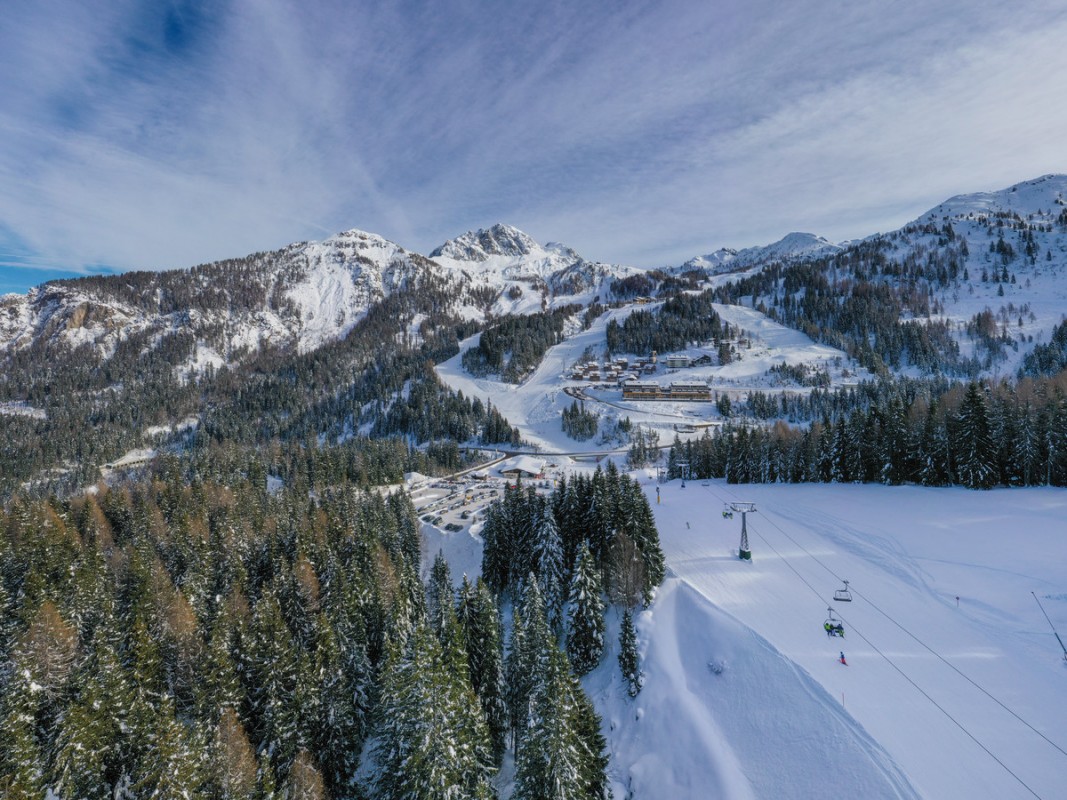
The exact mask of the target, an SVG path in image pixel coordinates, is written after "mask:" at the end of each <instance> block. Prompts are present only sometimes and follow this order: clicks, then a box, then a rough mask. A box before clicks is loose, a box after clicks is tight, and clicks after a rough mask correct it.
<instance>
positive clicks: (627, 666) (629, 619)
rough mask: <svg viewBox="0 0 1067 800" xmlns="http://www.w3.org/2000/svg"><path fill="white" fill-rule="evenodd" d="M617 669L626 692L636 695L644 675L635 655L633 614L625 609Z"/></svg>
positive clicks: (635, 637)
mask: <svg viewBox="0 0 1067 800" xmlns="http://www.w3.org/2000/svg"><path fill="white" fill-rule="evenodd" d="M619 669H620V670H622V677H623V679H624V680H625V681H626V692H627V693H628V694H629V695H630V697H637V694H638V693H639V692H640V691H641V686H642V684H643V683H644V675H643V674H642V672H641V665H640V663H639V661H638V655H637V631H636V630H635V629H634V619H633V615H632V614H631V613H630V609H626V610H625V611H624V612H623V615H622V627H621V628H620V630H619Z"/></svg>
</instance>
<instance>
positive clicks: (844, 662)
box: [841, 650, 848, 667]
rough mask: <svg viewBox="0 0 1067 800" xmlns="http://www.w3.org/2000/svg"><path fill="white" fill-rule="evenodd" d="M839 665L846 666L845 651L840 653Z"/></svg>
mask: <svg viewBox="0 0 1067 800" xmlns="http://www.w3.org/2000/svg"><path fill="white" fill-rule="evenodd" d="M841 663H842V664H844V665H845V666H846V667H847V666H848V662H847V661H845V651H844V650H842V651H841Z"/></svg>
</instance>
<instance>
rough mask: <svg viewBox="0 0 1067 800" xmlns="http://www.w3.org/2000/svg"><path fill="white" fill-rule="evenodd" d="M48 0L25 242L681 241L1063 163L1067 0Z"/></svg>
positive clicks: (834, 233)
mask: <svg viewBox="0 0 1067 800" xmlns="http://www.w3.org/2000/svg"><path fill="white" fill-rule="evenodd" d="M29 5H32V6H33V7H32V8H31V7H29ZM29 5H25V4H24V7H19V8H16V9H15V10H14V11H13V12H12V14H11V16H10V18H9V19H8V20H7V23H6V24H5V26H4V28H3V30H2V31H0V79H3V80H4V83H5V87H8V86H10V87H12V89H11V91H10V92H9V91H6V90H5V103H4V105H3V106H2V107H0V181H2V182H3V185H4V187H5V192H4V193H3V194H2V195H0V243H2V242H7V246H6V248H5V247H0V256H3V255H4V252H3V251H4V250H5V249H6V251H7V255H8V256H10V255H11V254H12V253H15V254H16V256H17V254H21V256H18V257H16V258H15V259H14V260H15V261H18V263H25V264H41V265H50V266H56V267H61V268H67V269H91V268H92V269H95V268H96V265H100V264H108V265H112V266H114V267H116V268H120V269H126V268H135V267H136V268H163V267H173V266H187V265H191V264H194V263H198V262H202V261H206V260H212V259H217V258H223V257H228V256H237V255H242V254H244V253H247V252H251V251H255V250H262V249H267V248H271V247H276V246H281V245H283V244H285V243H287V242H290V241H294V240H298V239H304V238H319V237H322V236H324V235H328V234H330V233H333V232H335V231H338V230H342V229H345V228H349V227H361V228H365V229H368V230H372V231H375V232H378V233H381V234H383V235H385V236H388V237H390V238H393V239H395V240H396V241H398V242H400V243H401V244H403V245H405V246H408V247H413V248H416V249H421V250H423V251H424V252H426V251H429V250H430V249H431V248H432V247H433V246H435V245H436V244H439V243H440V242H441V241H443V240H444V239H445V238H447V237H449V236H453V235H456V234H457V233H459V232H462V231H463V230H467V229H469V228H473V227H478V226H484V225H487V224H491V223H492V222H495V221H500V220H503V221H508V222H511V223H513V224H516V225H518V226H519V227H523V228H525V229H527V230H529V232H530V233H531V234H533V235H534V236H535V237H537V238H540V239H542V240H547V239H554V240H561V241H565V242H567V243H568V244H571V245H572V246H574V247H576V248H577V249H578V250H579V251H580V252H582V253H583V254H585V255H586V256H587V257H591V258H601V259H608V260H615V261H623V262H627V263H638V264H646V265H653V264H663V263H678V262H679V261H681V260H684V259H685V258H688V257H690V256H692V255H695V254H696V253H698V252H707V251H709V250H710V249H713V248H714V247H718V246H721V245H733V246H745V245H749V244H759V243H765V242H767V241H770V240H772V239H774V238H778V237H779V236H781V235H783V234H784V233H786V232H788V231H790V230H795V229H808V230H812V231H814V232H816V233H821V234H823V235H827V236H830V237H832V238H844V237H851V236H858V235H864V234H867V233H870V232H873V231H874V230H878V229H886V228H888V227H890V226H893V225H896V224H900V223H902V222H904V221H906V220H907V219H908V218H910V217H913V216H916V215H917V214H918V213H920V212H921V211H923V210H925V208H926V207H928V206H932V205H934V204H936V203H937V202H939V201H940V200H942V199H944V198H945V197H946V196H948V195H950V194H956V193H959V192H961V191H969V190H976V189H994V188H998V187H1001V186H1003V185H1007V184H1009V183H1014V182H1016V181H1018V180H1023V179H1026V178H1030V177H1034V176H1036V175H1038V174H1042V173H1045V172H1051V171H1062V170H1064V169H1065V166H1064V164H1063V161H1062V159H1063V157H1062V155H1061V152H1062V144H1061V138H1062V136H1061V133H1060V132H1061V131H1062V130H1064V129H1065V125H1064V123H1065V122H1067V119H1065V116H1067V111H1065V110H1067V102H1064V101H1065V100H1067V98H1065V97H1064V90H1063V89H1062V88H1061V87H1060V83H1061V81H1059V80H1057V78H1058V76H1060V75H1062V71H1063V67H1064V66H1067V64H1065V63H1064V61H1065V58H1064V56H1063V55H1062V54H1061V53H1060V50H1061V49H1062V48H1061V47H1060V46H1059V43H1060V42H1062V41H1063V40H1064V35H1065V34H1067V15H1065V14H1064V12H1062V11H1060V10H1059V9H1058V8H1057V7H1056V6H1055V5H1053V4H1045V3H1033V4H1027V5H1026V6H1025V7H1023V8H1010V9H1008V8H1004V7H1003V6H1002V4H999V3H992V2H969V3H964V2H960V1H959V0H952V2H949V3H945V4H938V5H937V6H936V7H930V6H929V4H924V3H918V2H899V3H893V4H884V3H883V4H874V3H853V4H833V3H819V4H816V3H774V2H768V1H767V0H762V1H761V0H757V1H756V2H745V3H742V2H739V1H738V2H724V3H715V4H695V3H691V2H683V1H681V0H679V1H678V2H665V3H659V4H654V5H648V4H644V3H637V2H633V3H628V2H624V3H622V4H619V5H618V6H617V7H616V8H613V9H612V10H611V13H606V12H605V11H604V8H603V7H602V6H598V5H597V4H568V3H562V2H560V3H547V4H536V5H533V4H527V5H522V4H516V5H515V7H514V8H508V7H504V6H500V5H499V4H490V3H486V2H477V0H470V2H460V1H459V0H455V1H453V2H437V3H423V2H399V3H392V4H362V3H359V4H349V3H342V2H318V3H306V4H295V3H289V2H282V1H281V0H275V2H262V1H259V2H253V0H233V2H230V3H226V4H219V5H217V6H205V5H203V4H199V3H195V2H180V1H179V0H175V2H172V3H169V4H155V5H152V4H150V5H149V6H147V7H146V6H144V5H143V4H137V3H134V2H124V3H109V4H106V5H107V7H106V8H105V9H96V8H94V9H92V11H91V12H90V11H89V10H87V9H85V8H83V5H84V4H79V3H75V2H52V3H49V4H46V5H43V6H42V5H36V4H29ZM16 76H17V78H16ZM2 231H6V232H7V235H4V233H2ZM20 258H21V260H19V259H20ZM9 260H10V259H9Z"/></svg>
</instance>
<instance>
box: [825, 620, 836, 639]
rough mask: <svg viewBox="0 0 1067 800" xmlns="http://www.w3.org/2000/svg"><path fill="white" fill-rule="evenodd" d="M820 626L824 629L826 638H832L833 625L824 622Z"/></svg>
mask: <svg viewBox="0 0 1067 800" xmlns="http://www.w3.org/2000/svg"><path fill="white" fill-rule="evenodd" d="M822 626H823V627H824V628H826V635H827V636H833V635H834V626H833V625H831V624H830V623H829V622H824V623H823V624H822Z"/></svg>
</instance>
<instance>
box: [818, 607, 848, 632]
mask: <svg viewBox="0 0 1067 800" xmlns="http://www.w3.org/2000/svg"><path fill="white" fill-rule="evenodd" d="M826 613H827V614H829V616H828V617H827V618H826V620H825V621H824V622H823V624H822V629H823V630H824V631H826V635H827V636H840V637H841V638H842V639H843V638H844V637H845V626H844V625H843V624H842V622H841V620H839V619H837V618H836V617H834V610H833V609H832V608H827V609H826Z"/></svg>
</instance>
